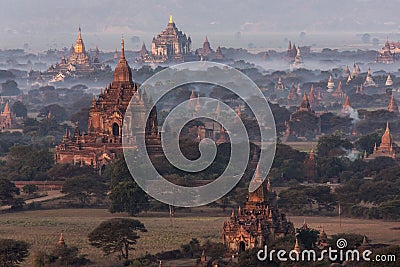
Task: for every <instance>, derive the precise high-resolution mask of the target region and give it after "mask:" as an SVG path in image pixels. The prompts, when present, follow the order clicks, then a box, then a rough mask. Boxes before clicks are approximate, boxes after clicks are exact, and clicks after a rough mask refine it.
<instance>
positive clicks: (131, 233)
mask: <svg viewBox="0 0 400 267" xmlns="http://www.w3.org/2000/svg"><path fill="white" fill-rule="evenodd" d="M138 232H147V229H146V227H145V226H144V224H143V223H141V222H140V221H138V220H134V219H127V218H113V219H110V220H107V221H104V222H102V223H101V224H100V225H99V226H97V227H96V229H94V230H93V231H92V232H90V233H89V235H88V237H89V241H90V244H91V245H92V246H94V247H96V248H100V249H102V250H103V252H104V255H110V254H114V253H117V254H118V257H119V258H120V259H125V260H128V259H129V251H130V250H134V245H135V244H136V243H137V240H138V239H139V238H140V236H139V234H138Z"/></svg>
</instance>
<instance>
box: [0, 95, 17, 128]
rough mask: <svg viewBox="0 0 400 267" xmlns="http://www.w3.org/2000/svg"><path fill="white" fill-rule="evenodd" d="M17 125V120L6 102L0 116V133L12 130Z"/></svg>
mask: <svg viewBox="0 0 400 267" xmlns="http://www.w3.org/2000/svg"><path fill="white" fill-rule="evenodd" d="M16 125H17V118H16V116H15V114H14V113H13V112H12V111H11V109H10V106H9V102H8V101H7V102H6V104H5V106H4V109H3V111H2V112H1V114H0V131H3V130H5V129H11V128H14V127H15V126H16Z"/></svg>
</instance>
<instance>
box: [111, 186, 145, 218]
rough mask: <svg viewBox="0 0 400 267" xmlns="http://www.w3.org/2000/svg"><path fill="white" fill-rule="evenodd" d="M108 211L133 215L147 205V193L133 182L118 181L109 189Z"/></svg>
mask: <svg viewBox="0 0 400 267" xmlns="http://www.w3.org/2000/svg"><path fill="white" fill-rule="evenodd" d="M110 200H111V205H110V211H111V212H112V213H114V212H128V213H129V214H130V215H135V214H137V213H139V212H141V211H143V210H146V209H147V207H148V205H149V199H148V197H147V194H146V193H145V192H144V191H143V190H142V189H141V188H140V187H139V186H138V185H137V184H136V183H135V182H134V181H128V182H120V183H119V184H117V185H116V186H114V187H113V188H112V189H111V194H110Z"/></svg>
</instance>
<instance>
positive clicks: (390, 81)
mask: <svg viewBox="0 0 400 267" xmlns="http://www.w3.org/2000/svg"><path fill="white" fill-rule="evenodd" d="M385 85H386V86H392V85H393V81H392V77H390V73H389V74H388V76H387V79H386V82H385Z"/></svg>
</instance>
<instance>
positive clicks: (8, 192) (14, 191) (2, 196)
mask: <svg viewBox="0 0 400 267" xmlns="http://www.w3.org/2000/svg"><path fill="white" fill-rule="evenodd" d="M15 195H19V189H18V188H17V187H16V186H15V184H14V183H12V182H11V181H10V180H8V179H0V205H12V204H13V203H14V201H15V199H14V196H15Z"/></svg>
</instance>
